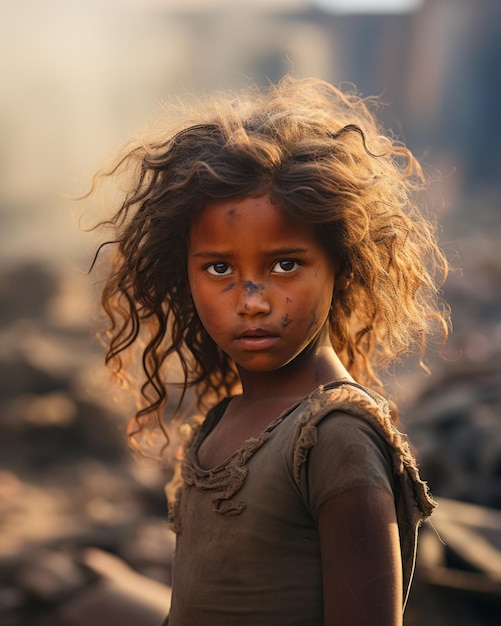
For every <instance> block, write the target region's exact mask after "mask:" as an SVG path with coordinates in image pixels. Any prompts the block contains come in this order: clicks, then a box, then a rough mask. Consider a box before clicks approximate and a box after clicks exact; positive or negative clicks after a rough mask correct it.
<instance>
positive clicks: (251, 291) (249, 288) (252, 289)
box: [244, 280, 264, 296]
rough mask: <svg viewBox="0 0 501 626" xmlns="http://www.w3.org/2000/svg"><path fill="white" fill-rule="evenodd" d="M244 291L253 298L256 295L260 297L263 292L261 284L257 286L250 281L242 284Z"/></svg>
mask: <svg viewBox="0 0 501 626" xmlns="http://www.w3.org/2000/svg"><path fill="white" fill-rule="evenodd" d="M244 289H245V291H246V292H247V295H249V296H254V295H256V294H258V295H262V294H263V291H264V285H263V284H262V283H261V284H260V285H258V284H256V283H253V282H252V280H246V281H245V282H244Z"/></svg>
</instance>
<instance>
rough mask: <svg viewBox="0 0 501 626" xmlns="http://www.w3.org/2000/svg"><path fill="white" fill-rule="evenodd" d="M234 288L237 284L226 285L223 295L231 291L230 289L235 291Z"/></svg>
mask: <svg viewBox="0 0 501 626" xmlns="http://www.w3.org/2000/svg"><path fill="white" fill-rule="evenodd" d="M236 286H237V283H230V284H229V285H226V287H225V288H224V289H223V290H222V291H223V293H226V292H227V291H231V290H232V289H235V287H236Z"/></svg>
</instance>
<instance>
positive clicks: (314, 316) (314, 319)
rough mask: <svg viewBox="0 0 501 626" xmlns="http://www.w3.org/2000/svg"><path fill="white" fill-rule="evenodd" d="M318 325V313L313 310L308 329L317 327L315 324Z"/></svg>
mask: <svg viewBox="0 0 501 626" xmlns="http://www.w3.org/2000/svg"><path fill="white" fill-rule="evenodd" d="M317 325H318V315H317V312H316V311H313V313H312V315H311V320H310V324H309V326H308V330H309V331H310V330H311V329H312V328H315V326H317Z"/></svg>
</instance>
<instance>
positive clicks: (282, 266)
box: [272, 259, 299, 274]
mask: <svg viewBox="0 0 501 626" xmlns="http://www.w3.org/2000/svg"><path fill="white" fill-rule="evenodd" d="M298 267H299V263H298V262H297V261H293V260H292V259H282V260H281V261H278V263H275V265H274V266H273V270H272V271H273V272H279V273H282V274H283V273H287V272H293V271H294V270H296V269H297V268H298Z"/></svg>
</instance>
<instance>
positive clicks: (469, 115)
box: [0, 0, 501, 626]
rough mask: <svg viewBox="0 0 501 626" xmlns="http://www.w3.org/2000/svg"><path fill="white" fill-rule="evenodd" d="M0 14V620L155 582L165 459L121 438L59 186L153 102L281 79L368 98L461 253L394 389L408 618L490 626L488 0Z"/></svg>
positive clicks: (500, 337) (495, 103)
mask: <svg viewBox="0 0 501 626" xmlns="http://www.w3.org/2000/svg"><path fill="white" fill-rule="evenodd" d="M1 8H2V11H1V15H2V18H1V20H0V59H1V60H0V71H1V89H0V616H1V617H0V622H1V624H2V625H3V626H24V625H27V624H29V625H30V626H39V625H42V626H43V625H46V624H47V625H55V626H57V625H58V624H61V625H62V626H71V625H72V624H73V625H78V624H85V623H89V618H88V617H87V615H88V614H87V613H86V612H85V611H86V610H88V611H90V612H91V613H90V614H92V607H93V606H94V607H97V606H101V610H99V611H96V612H95V615H94V617H93V618H92V621H93V623H94V626H99V625H100V624H101V623H102V624H104V623H106V624H113V623H118V622H119V620H118V619H115V618H114V617H113V614H112V613H110V615H111V617H109V616H108V617H107V618H106V617H105V615H106V611H105V610H103V609H102V605H99V602H98V599H97V598H98V596H99V599H100V600H99V601H102V602H103V603H105V604H106V603H107V604H106V605H107V606H111V605H112V598H116V597H117V596H116V595H115V596H113V590H115V591H116V590H117V589H122V590H123V589H128V590H129V591H130V589H133V591H130V593H131V594H132V595H133V594H134V593H138V589H139V587H140V586H141V585H140V581H143V579H142V578H134V577H135V576H136V573H137V572H138V573H140V574H141V575H144V576H147V577H148V578H149V579H152V580H156V581H158V582H159V583H162V584H166V585H168V584H169V582H170V568H169V564H170V559H171V554H172V545H173V544H172V536H171V535H170V534H169V533H168V531H167V530H166V528H165V499H164V496H163V484H164V482H165V478H166V472H165V470H164V469H162V468H160V467H158V466H157V465H156V464H154V463H150V462H147V461H145V460H139V459H136V458H133V457H132V455H131V453H130V450H129V449H128V448H127V444H126V437H125V424H126V421H127V418H128V415H129V413H128V409H127V408H125V407H124V406H120V405H119V404H117V402H116V398H115V396H116V393H115V391H114V390H113V389H112V388H111V387H110V386H109V383H108V380H107V378H106V375H105V374H104V372H103V364H102V360H103V355H102V351H101V349H100V348H99V346H98V345H97V343H96V341H95V340H94V337H93V328H94V325H95V295H96V293H97V290H96V288H95V287H94V285H93V284H92V279H90V278H89V277H88V276H87V275H86V270H87V268H88V266H89V263H90V260H91V258H92V252H93V248H94V247H95V245H96V238H95V236H92V235H88V234H85V233H83V232H82V230H81V229H80V228H79V219H80V217H81V215H82V213H85V210H86V209H85V207H84V206H82V205H81V204H75V203H72V202H69V201H68V200H65V199H64V198H63V197H62V196H61V195H60V192H63V193H67V194H72V195H78V194H81V193H84V192H85V191H86V190H87V189H88V187H89V184H90V181H91V176H92V173H93V172H94V170H96V169H97V168H98V167H99V166H101V165H103V164H104V163H105V162H106V161H107V160H108V158H109V157H110V155H112V154H113V153H114V152H115V151H116V150H117V149H118V148H119V147H120V146H121V145H122V144H123V143H125V142H126V141H127V140H128V139H129V138H130V137H133V136H135V135H140V134H141V133H142V132H143V131H144V130H145V129H146V128H147V127H148V126H149V125H150V124H154V123H156V122H157V121H158V119H159V117H160V116H161V114H162V103H164V102H169V101H171V100H172V99H173V98H176V97H177V96H179V95H181V96H182V95H183V94H185V93H194V94H201V93H204V92H208V91H210V90H213V89H219V88H238V87H241V86H245V85H246V84H248V82H249V80H251V81H253V82H255V83H257V84H260V85H264V84H267V83H268V81H269V80H272V81H275V80H278V79H279V78H281V77H282V76H283V75H284V74H286V73H293V74H294V75H295V76H297V77H307V76H317V77H320V78H324V79H326V80H328V81H330V82H333V83H335V84H340V83H343V82H346V81H349V82H352V83H355V84H356V86H357V87H358V89H359V90H360V91H361V92H362V93H363V94H364V95H380V96H381V98H382V100H383V101H384V102H385V103H387V105H388V106H385V107H383V108H382V109H381V111H380V116H381V117H382V119H383V120H384V121H385V124H386V125H387V127H389V128H391V129H392V130H393V131H394V132H395V133H396V134H397V135H398V136H399V137H400V139H402V140H403V141H405V143H406V144H407V145H408V146H409V147H410V148H411V149H412V150H413V151H414V152H415V154H416V155H417V156H418V157H420V158H422V159H424V160H425V162H426V163H427V164H428V165H429V167H430V168H431V169H434V170H437V171H440V172H441V174H442V180H441V182H440V183H438V182H437V183H434V184H432V185H431V187H430V190H429V194H428V200H427V202H428V204H429V206H430V207H431V208H432V210H434V211H435V212H436V213H437V215H438V216H439V219H440V222H441V224H442V234H441V239H442V244H443V246H444V248H445V249H446V251H447V253H448V255H449V258H450V260H451V262H452V264H453V266H454V267H455V271H453V273H452V274H451V276H450V279H449V281H448V283H447V285H446V287H445V289H444V296H445V298H446V300H448V301H449V303H450V305H451V307H452V311H453V324H454V332H453V336H452V339H451V340H450V342H449V345H448V347H447V349H446V352H445V355H444V358H439V357H438V356H437V355H435V356H433V355H432V356H431V357H430V358H429V364H430V365H431V367H432V376H425V375H424V374H423V373H421V372H420V371H419V370H418V369H417V367H416V364H415V363H414V362H413V361H411V362H408V363H404V364H401V365H399V367H398V368H397V379H396V384H394V389H393V393H394V394H395V396H396V398H397V401H398V403H399V405H400V409H401V423H402V429H403V430H405V431H406V432H408V433H409V435H410V437H411V440H412V441H413V443H414V445H415V447H416V448H417V452H418V456H419V459H420V464H421V468H422V474H423V476H424V478H425V479H426V480H428V481H429V482H430V484H431V487H432V491H433V493H434V495H435V496H436V497H437V498H438V499H439V500H440V507H439V509H438V511H437V515H436V518H435V520H436V521H435V522H434V525H435V526H436V529H437V531H438V532H439V534H440V537H441V540H439V539H438V536H437V534H436V533H435V532H434V530H433V529H431V528H430V527H429V526H426V527H425V528H423V541H422V544H421V548H420V554H419V560H418V568H417V575H416V582H415V585H414V588H413V591H412V594H411V598H410V600H409V605H408V609H407V622H406V623H407V624H408V625H410V626H413V625H416V626H417V625H424V624H426V625H427V626H430V625H431V626H433V625H435V624H437V625H440V626H442V625H448V624H454V625H460V626H461V625H466V626H469V625H473V624H475V625H476V624H494V623H496V624H497V623H499V622H498V619H499V610H500V608H501V552H500V550H501V365H500V357H501V308H500V307H501V280H500V279H501V254H500V246H501V239H500V235H501V217H500V207H499V203H500V192H501V150H500V148H499V146H500V143H501V115H500V111H501V69H500V68H501V3H499V2H498V0H475V1H473V0H372V1H371V0H344V1H343V0H316V1H314V0H310V1H308V0H238V1H236V0H233V1H232V0H85V2H84V1H83V0H44V2H39V1H38V0H17V1H16V2H8V1H6V0H4V2H2V3H1ZM93 210H94V211H95V207H94V209H93ZM91 213H92V212H91ZM92 215H93V216H95V212H94V213H92ZM86 217H88V216H86V215H85V214H84V219H85V218H86ZM89 548H93V550H92V549H90V550H89ZM112 557H113V558H112ZM103 581H105V583H103ZM127 585H129V587H127ZM103 590H104V591H103ZM156 591H158V594H157V595H156V596H155V600H154V602H153V600H152V602H153V604H154V603H155V602H156V603H157V604H156V605H155V606H157V607H159V609H158V610H159V612H161V611H162V609H163V606H162V602H163V599H162V598H163V596H162V593H163V587H158V588H157V589H156ZM127 593H128V592H127ZM145 593H146V594H148V593H152V594H153V595H155V593H156V592H155V591H151V589H150V591H145ZM99 594H101V595H99ZM107 594H108V595H107ZM117 594H118V592H117ZM118 595H119V594H118ZM159 598H160V599H159ZM83 599H84V600H83ZM89 607H91V608H89ZM110 610H111V609H110ZM148 619H150V620H151V619H152V618H151V617H150V618H146V617H145V618H144V619H142V620H139V621H137V620H136V622H135V623H141V624H142V626H147V624H149V623H155V622H154V621H151V622H150V621H148ZM79 620H80V621H79ZM100 620H101V621H100ZM120 623H121V624H125V623H126V622H125V621H121V622H120Z"/></svg>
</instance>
